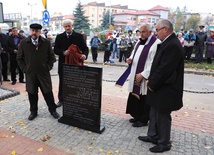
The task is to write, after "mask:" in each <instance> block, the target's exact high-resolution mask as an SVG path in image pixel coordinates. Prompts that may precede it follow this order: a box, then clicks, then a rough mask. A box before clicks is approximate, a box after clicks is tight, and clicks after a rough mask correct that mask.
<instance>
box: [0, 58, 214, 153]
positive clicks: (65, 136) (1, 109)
mask: <svg viewBox="0 0 214 155" xmlns="http://www.w3.org/2000/svg"><path fill="white" fill-rule="evenodd" d="M89 59H90V57H89ZM98 61H100V59H99V60H98ZM88 62H89V63H90V60H88ZM100 62H101V61H100ZM124 65H125V64H124ZM52 75H56V70H53V71H52ZM52 81H53V91H54V95H55V98H56V101H57V89H58V77H57V76H52ZM3 86H4V87H6V88H9V89H14V90H19V91H20V92H21V95H18V96H15V97H12V98H8V99H6V100H2V101H0V118H1V119H0V147H1V148H0V155H10V154H12V153H15V152H16V154H17V155H37V154H38V155H67V154H75V155H96V154H99V155H105V154H120V155H139V154H143V155H144V154H145V155H147V154H148V155H149V154H152V153H150V152H149V151H148V149H149V148H150V147H152V146H153V145H152V144H149V143H143V142H141V141H139V140H138V139H137V137H138V136H139V135H146V132H147V127H141V128H133V127H132V126H131V124H130V123H129V121H128V119H129V118H130V116H129V115H126V114H125V108H126V100H127V95H126V93H127V92H126V86H124V87H125V88H117V87H114V86H113V84H109V82H106V81H103V95H102V116H101V120H102V123H103V124H104V125H105V127H106V130H105V131H104V132H103V133H102V134H97V133H93V132H90V131H86V130H83V129H79V128H77V127H73V126H68V125H65V124H61V123H58V122H57V121H56V120H55V119H53V117H52V116H51V115H50V114H49V113H48V110H47V106H46V104H45V102H44V99H43V97H42V96H41V95H40V99H39V115H38V117H37V118H36V119H35V120H33V121H28V120H27V117H28V115H29V102H28V98H27V93H26V92H25V85H24V84H21V83H17V84H16V85H11V83H10V82H4V83H3ZM109 92H110V93H109ZM40 94H41V93H40ZM121 94H123V95H121ZM124 94H125V95H124ZM57 111H58V112H59V113H60V114H61V116H62V108H61V107H60V108H58V109H57ZM213 120H214V112H212V111H207V110H203V109H189V108H188V107H186V106H184V107H183V108H182V109H181V110H179V111H177V112H173V113H172V132H171V139H172V146H173V147H172V149H171V150H170V151H169V152H165V153H164V154H166V155H170V154H173V155H174V154H175V155H183V154H186V155H191V154H193V155H199V154H200V155H213V154H214V123H213Z"/></svg>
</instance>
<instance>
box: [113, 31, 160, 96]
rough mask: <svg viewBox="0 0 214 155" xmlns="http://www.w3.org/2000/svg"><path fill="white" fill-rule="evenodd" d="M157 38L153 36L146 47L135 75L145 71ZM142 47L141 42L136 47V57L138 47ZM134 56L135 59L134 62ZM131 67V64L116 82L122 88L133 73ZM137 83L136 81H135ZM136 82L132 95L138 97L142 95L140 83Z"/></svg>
mask: <svg viewBox="0 0 214 155" xmlns="http://www.w3.org/2000/svg"><path fill="white" fill-rule="evenodd" d="M156 39H157V38H156V36H155V35H153V36H152V37H151V39H150V41H149V43H148V44H147V45H145V46H144V48H143V50H142V52H141V55H140V57H139V60H138V64H137V69H136V73H135V74H138V73H141V72H142V71H143V70H144V66H145V63H146V59H147V56H148V53H149V49H150V47H151V46H152V45H153V43H154V42H155V41H156ZM139 46H140V41H139V42H138V43H137V45H136V48H135V50H134V56H135V54H136V51H137V49H138V47H139ZM134 56H133V59H132V60H134ZM131 65H132V64H130V65H129V66H128V68H127V69H126V70H125V72H124V73H123V74H122V75H121V77H120V78H119V79H118V80H117V82H116V85H120V86H123V84H124V83H125V81H126V79H127V78H128V76H129V74H130V72H131ZM135 81H136V80H135ZM135 81H134V87H133V91H132V93H133V94H136V95H138V96H139V95H140V85H141V84H140V83H139V84H138V83H136V82H135Z"/></svg>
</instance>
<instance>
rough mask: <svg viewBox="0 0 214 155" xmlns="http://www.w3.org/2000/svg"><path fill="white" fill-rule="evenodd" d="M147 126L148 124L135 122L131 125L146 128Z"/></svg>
mask: <svg viewBox="0 0 214 155" xmlns="http://www.w3.org/2000/svg"><path fill="white" fill-rule="evenodd" d="M147 125H148V123H143V122H141V121H137V122H135V123H133V124H132V126H133V127H142V126H147Z"/></svg>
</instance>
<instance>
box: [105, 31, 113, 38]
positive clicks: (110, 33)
mask: <svg viewBox="0 0 214 155" xmlns="http://www.w3.org/2000/svg"><path fill="white" fill-rule="evenodd" d="M110 36H112V30H109V32H108V33H107V34H106V40H107V39H109V38H110Z"/></svg>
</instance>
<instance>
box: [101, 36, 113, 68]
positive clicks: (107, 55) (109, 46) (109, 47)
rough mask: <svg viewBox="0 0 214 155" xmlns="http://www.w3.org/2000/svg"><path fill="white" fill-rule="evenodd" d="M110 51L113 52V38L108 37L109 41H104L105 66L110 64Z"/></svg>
mask: <svg viewBox="0 0 214 155" xmlns="http://www.w3.org/2000/svg"><path fill="white" fill-rule="evenodd" d="M112 50H113V36H110V37H109V39H107V40H106V41H105V52H104V59H103V62H104V63H105V64H106V63H109V62H110V60H109V58H110V56H111V52H112Z"/></svg>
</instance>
